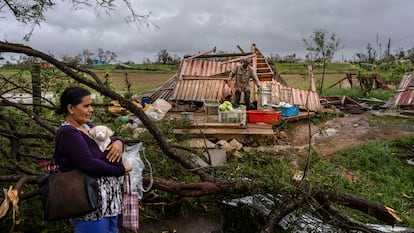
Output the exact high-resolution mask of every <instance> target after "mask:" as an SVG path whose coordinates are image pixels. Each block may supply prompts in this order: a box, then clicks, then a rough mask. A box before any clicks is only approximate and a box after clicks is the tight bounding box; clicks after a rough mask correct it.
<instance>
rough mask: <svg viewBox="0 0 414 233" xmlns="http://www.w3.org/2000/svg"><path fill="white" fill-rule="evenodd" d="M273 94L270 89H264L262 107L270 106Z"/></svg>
mask: <svg viewBox="0 0 414 233" xmlns="http://www.w3.org/2000/svg"><path fill="white" fill-rule="evenodd" d="M271 94H272V92H271V89H270V88H267V87H264V88H263V89H262V106H267V105H269V104H270V102H271V99H272V95H271Z"/></svg>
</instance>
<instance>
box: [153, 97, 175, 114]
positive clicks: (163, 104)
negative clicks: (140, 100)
mask: <svg viewBox="0 0 414 233" xmlns="http://www.w3.org/2000/svg"><path fill="white" fill-rule="evenodd" d="M152 106H153V107H154V108H159V109H161V110H162V111H163V112H164V113H167V112H168V111H170V109H171V108H172V106H171V104H170V103H168V102H167V101H166V100H164V99H157V100H155V101H154V103H152Z"/></svg>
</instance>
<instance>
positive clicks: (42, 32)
mask: <svg viewBox="0 0 414 233" xmlns="http://www.w3.org/2000/svg"><path fill="white" fill-rule="evenodd" d="M132 2H133V4H134V7H135V8H136V9H138V13H141V14H146V13H148V12H149V11H151V12H152V16H151V21H152V22H153V23H154V24H156V25H158V28H155V27H152V28H145V27H141V28H140V30H138V29H137V28H136V27H135V26H134V25H130V24H126V23H125V17H126V16H127V15H128V10H127V9H126V7H125V6H124V4H123V2H122V1H119V2H117V5H118V8H117V9H116V10H115V11H113V12H111V15H107V14H105V12H104V11H102V10H100V11H99V10H98V9H95V8H93V7H92V8H84V9H80V10H76V11H75V10H74V9H72V8H71V6H70V5H69V2H66V1H64V2H62V3H60V4H59V5H57V6H56V7H55V8H54V9H53V10H51V11H49V12H48V13H47V21H46V22H44V23H42V25H41V27H38V28H36V29H35V31H34V34H33V36H32V38H31V40H30V41H29V42H28V43H27V44H28V45H30V46H32V47H34V48H36V49H40V50H42V51H44V52H51V53H53V54H55V55H56V56H57V57H60V56H61V55H63V54H65V55H76V54H78V53H79V52H81V51H82V50H83V49H89V50H90V51H95V50H96V49H98V48H103V49H105V50H110V51H113V52H115V53H116V54H117V55H118V58H119V59H120V60H121V61H127V60H132V61H135V62H142V61H143V59H144V58H149V59H150V60H154V59H155V56H156V54H157V52H158V51H160V50H162V49H167V51H168V52H169V53H170V54H177V55H178V56H183V55H184V54H194V53H197V52H199V51H204V50H208V49H211V48H213V47H217V49H218V50H221V51H226V52H236V51H238V49H237V48H236V45H240V46H241V47H242V48H245V49H248V48H249V47H250V44H251V43H256V44H257V46H258V48H259V49H260V50H261V51H262V52H263V53H265V54H266V55H270V54H279V55H282V56H284V55H287V54H293V53H296V54H297V55H298V56H301V57H304V55H305V54H306V49H305V45H304V44H303V42H302V38H308V37H309V36H310V35H311V34H312V32H313V31H314V30H315V29H317V28H323V29H326V30H327V31H328V32H329V33H335V34H336V35H337V36H338V37H339V38H340V39H341V40H342V42H343V44H344V45H345V47H344V48H343V49H342V50H340V51H339V52H338V53H337V59H338V58H340V57H341V56H342V55H343V56H345V57H346V58H348V59H351V57H352V56H353V55H354V54H355V53H357V52H365V51H366V46H367V44H368V43H371V45H372V46H373V47H374V48H375V47H376V46H377V47H378V46H379V45H378V44H377V37H378V43H379V44H381V45H382V48H385V47H386V44H387V42H388V38H391V45H392V51H394V50H396V49H398V48H403V49H405V50H407V49H409V48H412V47H413V46H414V43H413V42H414V33H413V32H411V31H410V26H411V25H413V23H414V18H413V17H412V16H411V15H410V13H411V12H410V11H412V9H414V1H411V0H395V1H387V0H365V1H359V0H348V1H340V0H329V1H328V0H308V1H299V0H273V1H265V0H256V1H250V0H226V1H223V0H221V1H219V0H210V1H194V0H174V1H159V0H158V1H157V0H141V1H132ZM2 14H4V13H2ZM97 15H98V16H97ZM2 16H3V15H2ZM0 28H1V30H0V36H2V38H3V39H6V40H7V41H10V42H17V43H23V41H22V38H23V36H24V34H25V33H27V32H28V27H24V26H22V25H20V24H19V23H17V22H15V21H14V19H13V18H12V17H10V16H8V17H6V18H3V19H0Z"/></svg>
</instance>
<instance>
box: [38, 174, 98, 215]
mask: <svg viewBox="0 0 414 233" xmlns="http://www.w3.org/2000/svg"><path fill="white" fill-rule="evenodd" d="M39 187H40V191H41V199H42V203H43V210H44V218H45V220H58V219H65V218H72V217H78V216H81V215H84V214H86V213H89V212H92V211H93V210H96V209H97V208H98V183H97V181H96V178H93V177H90V176H88V175H86V174H84V173H82V172H81V171H79V170H76V169H75V170H72V171H70V172H52V173H50V174H49V175H48V176H42V177H40V178H39Z"/></svg>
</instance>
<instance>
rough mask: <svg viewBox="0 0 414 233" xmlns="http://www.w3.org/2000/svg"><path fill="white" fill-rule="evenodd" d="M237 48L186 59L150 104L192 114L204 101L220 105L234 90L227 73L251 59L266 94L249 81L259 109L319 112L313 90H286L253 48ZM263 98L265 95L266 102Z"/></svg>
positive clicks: (319, 107) (205, 53)
mask: <svg viewBox="0 0 414 233" xmlns="http://www.w3.org/2000/svg"><path fill="white" fill-rule="evenodd" d="M237 47H238V48H239V50H240V53H227V54H226V53H216V48H213V49H210V50H207V51H204V52H200V53H198V54H195V55H192V56H185V57H184V58H183V59H182V61H181V64H180V67H179V69H178V72H177V74H176V75H174V76H173V77H171V78H170V79H169V80H168V81H167V82H166V83H164V84H163V85H162V86H161V87H159V88H158V89H157V90H156V91H155V92H154V93H152V94H151V95H150V98H151V100H152V101H154V100H156V99H165V100H168V101H169V102H170V103H171V104H172V106H173V108H172V111H194V110H195V109H196V108H197V107H200V106H203V104H204V103H205V101H206V100H209V101H222V100H224V98H225V94H226V92H225V91H226V88H227V89H228V87H230V90H233V86H234V81H229V80H228V76H229V72H230V71H231V70H232V69H233V68H234V67H236V66H237V65H238V64H239V63H240V60H242V59H251V61H252V63H251V64H252V68H253V70H254V71H255V72H256V74H257V76H258V78H259V81H260V84H261V87H262V89H263V90H266V93H258V91H257V90H255V86H254V83H253V81H251V83H250V93H251V96H250V99H251V101H252V102H254V101H257V104H258V108H261V107H262V105H266V104H271V103H275V104H278V103H279V102H285V103H290V104H294V105H298V106H299V108H300V109H303V110H310V111H319V110H321V105H320V101H319V95H318V93H317V92H316V91H315V90H311V91H308V90H302V89H297V88H292V87H289V86H287V85H286V83H285V82H284V80H283V79H282V78H281V76H280V75H279V74H278V73H277V72H276V71H275V69H274V68H273V64H271V63H269V61H268V60H267V59H266V58H265V57H264V56H263V54H262V53H261V51H260V50H259V49H258V48H257V47H256V46H255V45H254V44H253V45H252V48H251V49H250V51H248V52H246V51H244V50H243V49H242V48H241V47H240V46H237ZM311 82H313V80H311ZM313 86H314V85H313ZM233 94H234V93H233ZM263 94H266V95H267V96H266V98H264V96H263Z"/></svg>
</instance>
